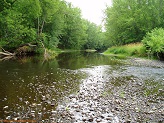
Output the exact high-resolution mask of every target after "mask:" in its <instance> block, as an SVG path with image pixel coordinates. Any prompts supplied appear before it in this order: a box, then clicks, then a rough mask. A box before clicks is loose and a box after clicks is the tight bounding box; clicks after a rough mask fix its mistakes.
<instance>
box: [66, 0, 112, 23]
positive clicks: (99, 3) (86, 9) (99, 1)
mask: <svg viewBox="0 0 164 123" xmlns="http://www.w3.org/2000/svg"><path fill="white" fill-rule="evenodd" d="M66 1H68V2H71V3H72V4H73V5H74V6H75V7H79V8H80V9H81V11H82V16H83V18H86V19H88V20H89V21H91V22H94V23H96V24H98V25H100V24H101V22H102V18H103V10H105V8H106V5H108V6H111V5H112V2H111V0H66Z"/></svg>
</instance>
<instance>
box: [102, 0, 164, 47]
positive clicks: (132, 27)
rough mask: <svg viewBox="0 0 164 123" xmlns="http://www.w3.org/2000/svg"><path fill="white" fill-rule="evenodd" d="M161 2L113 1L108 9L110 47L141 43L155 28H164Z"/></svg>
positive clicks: (158, 0) (107, 23) (152, 0)
mask: <svg viewBox="0 0 164 123" xmlns="http://www.w3.org/2000/svg"><path fill="white" fill-rule="evenodd" d="M161 5H163V1H161V0H113V6H112V7H108V8H107V9H106V12H105V13H106V23H105V26H106V37H107V40H109V41H110V45H111V46H112V45H122V44H127V43H132V42H139V41H141V40H142V38H143V37H144V36H145V34H146V33H147V32H148V31H150V30H152V29H153V28H155V27H163V26H164V25H163V20H164V16H163V15H164V12H163V7H162V6H161Z"/></svg>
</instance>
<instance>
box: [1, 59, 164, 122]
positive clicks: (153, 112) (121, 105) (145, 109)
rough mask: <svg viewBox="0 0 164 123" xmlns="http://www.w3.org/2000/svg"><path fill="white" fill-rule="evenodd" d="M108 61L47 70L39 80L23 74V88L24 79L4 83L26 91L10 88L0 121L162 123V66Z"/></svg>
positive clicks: (4, 101) (163, 104) (134, 60)
mask: <svg viewBox="0 0 164 123" xmlns="http://www.w3.org/2000/svg"><path fill="white" fill-rule="evenodd" d="M109 62H110V63H108V65H103V64H102V65H101V64H99V65H97V64H96V65H90V66H86V67H82V68H79V69H76V70H70V69H61V68H58V69H55V70H53V67H52V68H51V71H48V72H45V73H41V75H39V76H33V74H32V77H30V76H28V79H27V80H28V81H27V83H28V84H24V85H25V86H22V84H23V83H25V82H26V81H25V80H24V77H22V78H20V79H19V80H17V82H15V83H14V80H10V81H9V82H11V85H12V87H14V86H16V87H17V90H19V89H20V87H22V88H21V89H22V90H21V91H23V89H24V88H25V87H26V86H27V87H26V88H27V91H24V92H26V93H19V91H15V89H13V91H12V90H11V89H10V94H15V93H16V94H15V95H16V96H15V98H13V100H11V99H12V98H11V97H13V95H11V97H10V95H9V96H6V97H4V98H3V99H2V100H1V101H2V102H3V103H2V104H3V106H1V107H2V108H1V110H2V111H0V113H1V114H3V116H2V119H0V121H1V120H3V119H5V120H23V119H24V120H31V119H32V120H36V121H37V122H39V123H163V122H164V63H163V62H160V61H152V60H145V59H139V58H131V59H126V60H122V59H121V60H120V59H115V58H112V59H111V61H109ZM48 69H49V68H48ZM7 73H8V71H7ZM17 75H19V74H18V73H15V72H14V76H16V77H15V78H18V76H17ZM57 77H58V79H57ZM29 81H30V83H29ZM5 87H8V86H5ZM27 92H28V93H27ZM33 94H34V95H33ZM10 101H11V102H12V103H10ZM9 104H10V105H9ZM12 105H13V107H12Z"/></svg>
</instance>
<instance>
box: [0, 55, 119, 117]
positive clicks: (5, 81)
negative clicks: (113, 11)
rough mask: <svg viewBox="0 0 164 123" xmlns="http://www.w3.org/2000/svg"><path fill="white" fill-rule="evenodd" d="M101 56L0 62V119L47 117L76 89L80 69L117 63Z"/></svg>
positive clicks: (61, 56) (37, 58)
mask: <svg viewBox="0 0 164 123" xmlns="http://www.w3.org/2000/svg"><path fill="white" fill-rule="evenodd" d="M119 63H120V61H119V60H116V59H115V58H114V57H113V59H111V58H109V57H105V56H103V55H100V54H92V53H91V54H90V53H83V52H74V53H63V54H60V55H59V56H58V57H57V58H56V59H53V60H50V61H44V59H42V58H40V57H39V56H37V57H26V58H18V59H12V60H10V61H3V62H0V103H1V104H0V118H1V119H5V118H7V119H13V118H29V119H33V118H41V119H45V118H48V117H49V114H50V113H51V110H55V108H56V107H57V105H58V103H59V102H60V101H61V100H62V99H63V97H65V96H68V95H69V94H70V93H73V92H76V91H78V90H79V83H80V81H81V80H82V78H84V77H85V74H84V73H82V72H80V70H78V69H80V68H87V67H92V66H96V65H105V64H111V65H116V64H119Z"/></svg>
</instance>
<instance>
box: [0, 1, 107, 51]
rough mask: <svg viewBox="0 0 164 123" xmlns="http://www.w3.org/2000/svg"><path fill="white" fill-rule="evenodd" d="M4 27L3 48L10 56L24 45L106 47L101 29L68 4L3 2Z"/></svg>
mask: <svg viewBox="0 0 164 123" xmlns="http://www.w3.org/2000/svg"><path fill="white" fill-rule="evenodd" d="M0 27H1V29H0V47H1V48H2V49H4V50H7V51H10V52H14V51H15V50H16V49H18V47H20V46H23V45H24V44H29V45H30V46H35V45H37V50H39V49H44V48H45V49H55V48H60V49H97V50H101V49H103V48H104V47H105V41H104V33H103V32H102V30H101V27H100V26H97V25H96V24H94V23H91V22H89V21H88V20H85V19H83V18H82V16H81V11H80V9H79V8H76V7H73V6H72V4H71V3H68V2H66V1H64V0H1V1H0ZM26 48H27V47H26ZM26 50H28V48H27V49H26Z"/></svg>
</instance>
